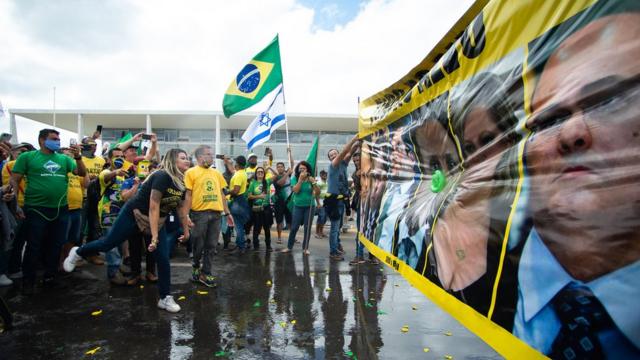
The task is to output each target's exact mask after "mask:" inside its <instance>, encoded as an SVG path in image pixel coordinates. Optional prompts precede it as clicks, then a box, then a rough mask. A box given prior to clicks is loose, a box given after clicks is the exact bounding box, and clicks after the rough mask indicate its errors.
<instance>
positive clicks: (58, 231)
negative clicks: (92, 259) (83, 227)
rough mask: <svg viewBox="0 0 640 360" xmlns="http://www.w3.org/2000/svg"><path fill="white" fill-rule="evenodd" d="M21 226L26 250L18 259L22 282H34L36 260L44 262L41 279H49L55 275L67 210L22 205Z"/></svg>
mask: <svg viewBox="0 0 640 360" xmlns="http://www.w3.org/2000/svg"><path fill="white" fill-rule="evenodd" d="M24 213H25V216H26V219H25V223H24V225H23V226H25V230H26V234H27V248H26V250H25V253H24V258H23V260H22V273H23V276H24V281H25V282H27V283H34V282H35V279H36V270H37V269H38V264H39V263H40V261H43V263H44V277H45V278H53V277H54V276H55V274H56V273H57V272H58V262H59V260H60V251H61V250H62V245H63V244H64V243H65V241H66V240H67V227H68V223H69V210H68V209H67V206H63V207H61V208H46V207H41V206H29V207H27V206H25V211H24Z"/></svg>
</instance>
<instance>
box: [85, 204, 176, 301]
mask: <svg viewBox="0 0 640 360" xmlns="http://www.w3.org/2000/svg"><path fill="white" fill-rule="evenodd" d="M138 234H139V230H138V225H136V221H135V218H134V216H133V205H131V203H129V202H127V203H125V204H124V206H123V207H122V209H120V213H119V214H118V217H117V218H116V221H115V222H114V223H113V226H112V227H111V229H110V230H109V232H108V233H107V234H106V235H105V236H103V237H101V238H100V239H98V240H96V241H92V242H90V243H87V244H84V245H83V246H81V247H79V248H78V250H77V252H78V255H80V256H82V257H85V256H89V255H90V254H94V253H97V252H106V253H107V258H108V257H109V254H108V251H109V250H111V249H113V248H115V247H118V246H119V245H121V244H122V243H123V242H124V241H125V240H127V238H130V237H131V238H133V237H134V236H136V235H138ZM158 239H162V240H165V241H162V240H160V241H159V242H158V248H157V249H156V251H155V257H156V262H157V264H158V292H159V293H160V298H164V297H165V296H167V295H169V291H170V287H171V267H170V265H169V254H170V253H171V249H172V248H173V245H174V243H175V241H174V240H173V239H171V238H167V232H166V230H165V228H164V227H162V228H161V229H160V231H159V232H158ZM112 254H113V255H115V253H112ZM108 261H109V259H107V262H108Z"/></svg>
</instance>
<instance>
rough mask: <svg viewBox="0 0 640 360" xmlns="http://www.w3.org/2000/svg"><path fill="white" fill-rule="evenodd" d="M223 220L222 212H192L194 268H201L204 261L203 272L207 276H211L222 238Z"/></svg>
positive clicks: (191, 237)
mask: <svg viewBox="0 0 640 360" xmlns="http://www.w3.org/2000/svg"><path fill="white" fill-rule="evenodd" d="M221 219H222V215H221V214H220V211H192V212H191V221H193V224H194V226H193V229H192V230H191V236H190V239H191V244H192V246H193V262H192V266H193V267H194V268H200V260H201V259H202V272H203V273H204V274H206V275H211V267H212V266H213V256H214V255H215V251H216V245H217V244H218V238H219V237H220V222H221Z"/></svg>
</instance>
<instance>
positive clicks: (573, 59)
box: [360, 0, 640, 358]
mask: <svg viewBox="0 0 640 360" xmlns="http://www.w3.org/2000/svg"><path fill="white" fill-rule="evenodd" d="M496 4H500V5H499V6H498V5H496ZM503 5H504V6H509V7H513V8H512V9H510V10H513V12H509V14H511V15H509V16H512V17H513V18H511V17H509V18H508V20H509V21H506V22H505V18H503V16H505V15H504V13H502V12H501V11H498V9H502V7H501V6H503ZM574 5H576V8H572V9H571V11H570V14H569V13H568V14H566V17H563V18H562V19H560V18H557V19H556V20H550V19H552V18H554V17H553V16H550V14H546V15H544V16H543V15H541V14H537V13H535V11H536V10H537V11H540V12H541V13H545V12H546V11H547V10H545V9H542V8H540V7H539V5H538V4H537V3H536V2H533V1H523V2H517V3H508V5H507V4H506V3H503V2H501V1H499V0H498V1H493V2H490V3H489V4H488V5H487V6H486V7H485V8H484V9H483V10H482V12H481V13H480V15H478V16H480V17H482V21H483V24H484V27H483V32H484V33H483V34H484V35H483V36H485V38H484V39H485V40H486V43H485V44H484V47H485V48H484V52H483V53H482V54H480V55H478V58H477V62H475V63H474V62H473V61H475V60H473V59H472V58H469V59H462V58H461V57H458V58H454V59H453V60H451V59H449V60H451V61H450V62H448V64H453V65H452V66H451V67H450V68H435V67H434V69H436V70H434V71H437V70H441V72H442V71H445V72H446V74H442V75H443V77H439V78H438V79H439V82H438V84H437V86H436V85H433V86H431V87H430V86H427V85H428V84H429V83H428V81H427V80H424V79H423V80H420V82H418V83H417V84H418V85H416V86H418V87H417V88H414V90H415V91H414V92H413V95H414V96H419V97H418V98H416V97H414V98H407V101H406V102H404V103H403V104H401V105H399V106H398V107H397V108H396V109H394V110H390V111H391V112H392V113H393V116H392V117H391V118H390V119H383V120H382V121H381V124H389V122H390V121H391V119H397V120H395V121H394V122H392V123H390V124H389V125H386V127H385V128H382V129H380V128H379V127H373V128H372V127H366V126H364V127H362V128H361V129H362V135H364V145H363V146H362V169H363V172H362V174H363V176H364V177H363V179H362V184H363V194H364V196H362V199H361V204H360V205H361V208H360V213H361V232H362V235H363V236H364V237H365V238H366V239H368V240H370V241H371V243H367V246H377V247H378V249H379V250H383V253H384V254H385V257H383V258H381V259H382V260H384V261H385V263H386V264H388V265H390V266H392V267H393V268H395V269H396V270H398V271H399V272H400V273H402V274H403V276H405V277H406V278H407V279H409V280H410V281H412V282H414V283H416V284H420V285H424V286H423V288H424V289H426V290H423V292H425V294H427V295H428V296H429V297H431V298H432V299H441V300H442V299H443V298H446V302H445V301H444V300H442V301H441V302H440V303H439V304H440V305H441V306H443V307H444V308H449V307H448V305H449V304H448V303H447V302H449V301H460V302H462V303H465V304H466V305H468V306H469V307H470V308H472V309H473V310H475V313H474V314H473V316H472V315H471V314H470V313H469V312H467V311H466V310H464V311H463V310H460V309H457V310H455V311H456V313H455V314H454V315H455V316H456V317H457V318H458V319H462V320H461V321H462V322H463V323H464V322H466V323H468V324H471V325H472V326H470V328H483V329H487V328H488V327H479V326H478V322H476V319H477V318H478V317H477V316H476V315H477V313H479V314H481V315H483V317H481V318H482V320H483V321H485V320H486V321H487V322H492V323H494V324H498V325H499V326H501V327H502V328H504V329H506V330H507V331H509V332H511V333H512V334H513V335H514V336H515V337H517V338H519V339H520V340H522V341H523V342H525V343H526V344H528V345H529V346H530V347H531V348H534V349H536V350H537V351H538V352H540V353H543V354H545V355H548V356H550V357H552V358H555V357H558V356H559V355H560V354H569V353H570V350H571V351H577V352H575V353H573V354H574V355H575V356H576V358H585V357H589V356H595V357H612V358H634V357H637V356H638V354H640V333H639V332H638V330H637V329H638V327H637V324H638V323H640V317H639V316H638V315H637V312H636V311H634V309H633V308H632V307H631V306H630V305H626V304H628V299H629V298H635V297H638V296H640V292H639V291H638V288H637V286H635V279H636V278H637V276H640V272H639V271H640V261H639V260H640V241H639V240H640V239H638V237H639V236H640V186H639V185H640V61H638V59H640V5H639V4H638V3H637V2H633V1H624V0H620V1H615V0H609V1H595V2H590V3H587V2H578V1H564V2H562V1H561V2H558V3H557V9H555V10H554V11H556V10H557V12H554V16H555V15H557V14H560V13H561V12H562V11H561V10H563V9H564V10H567V11H569V7H571V6H574ZM534 13H535V14H534ZM514 14H519V15H514ZM523 14H526V16H525V15H523ZM563 16H565V15H563ZM525 18H526V20H527V21H529V20H531V25H529V23H528V22H527V21H525V22H522V20H524V19H525ZM554 19H555V18H554ZM505 23H509V24H510V25H509V26H504V24H505ZM516 23H518V24H519V25H517V26H519V27H520V28H521V30H522V31H524V32H527V31H528V33H529V35H530V36H529V37H527V38H526V40H523V39H521V40H518V41H522V42H521V43H519V44H518V45H517V46H512V45H514V44H508V45H505V44H506V42H508V41H506V40H505V39H507V38H510V37H511V39H512V41H513V39H516V38H517V36H515V34H516V33H515V32H511V31H512V29H511V27H512V26H515V25H514V24H516ZM538 25H540V26H539V28H540V29H543V30H534V31H531V30H530V27H536V26H538ZM470 26H471V25H470ZM496 29H500V30H501V31H503V32H504V31H509V34H504V35H505V36H504V37H502V36H501V35H503V33H501V32H500V31H497V30H496ZM518 34H520V33H518ZM518 36H520V35H518ZM498 39H499V40H498ZM500 41H503V42H502V43H500ZM496 44H499V45H496ZM507 48H508V49H507ZM485 54H486V56H487V57H490V56H493V55H496V54H499V55H498V56H495V57H491V60H490V61H489V60H487V59H486V58H485V59H484V60H483V56H485ZM491 54H493V55H491ZM455 60H458V62H456V61H455ZM463 60H464V61H463ZM425 63H426V60H425V62H423V64H422V65H424V64H425ZM480 64H482V66H480ZM431 70H433V69H431ZM431 70H430V71H431ZM410 73H411V74H417V73H419V72H418V71H416V70H415V69H414V71H412V72H410ZM430 73H431V72H430ZM427 75H428V74H427ZM445 75H446V76H445ZM429 79H431V80H433V79H432V78H429ZM406 84H407V83H406V82H398V83H396V84H395V85H394V86H392V87H390V88H394V87H398V86H403V85H406ZM420 84H422V85H424V86H423V87H419V85H420ZM376 96H377V97H379V96H381V95H380V94H377V95H375V96H374V97H372V98H371V99H374V100H375V99H376V98H377V97H376ZM371 99H367V100H365V102H371V101H372V100H371ZM416 99H418V100H416ZM361 115H362V114H361ZM365 115H366V114H365ZM386 120H389V121H386ZM361 125H362V124H361ZM380 126H382V125H380ZM372 131H373V132H372ZM365 190H366V191H365ZM372 244H373V245H372ZM423 281H424V282H423ZM434 286H437V287H439V289H436V288H434ZM577 286H579V287H580V289H581V290H580V291H582V293H581V294H582V295H580V296H582V297H581V298H580V299H583V300H584V299H587V298H588V299H589V301H590V302H592V300H591V299H596V300H598V302H599V303H600V305H602V307H604V310H602V309H597V310H594V309H595V308H591V309H586V310H585V309H583V310H581V311H583V312H584V314H585V316H587V317H589V318H592V317H601V318H604V319H605V320H606V322H607V326H608V328H607V329H611V331H612V334H614V335H612V336H613V338H615V340H611V341H609V342H602V343H600V342H599V340H597V338H598V337H600V335H603V333H604V330H602V329H600V330H598V329H583V328H581V330H580V331H583V335H584V334H587V333H588V334H587V335H588V340H589V344H591V345H592V348H590V349H586V348H584V349H578V348H576V347H575V346H576V345H584V343H585V342H584V341H583V343H579V344H578V343H575V342H574V343H572V342H571V341H569V340H571V339H570V337H571V336H572V335H571V332H570V331H569V330H571V329H575V328H576V327H575V326H573V325H576V324H572V323H571V319H569V317H568V316H567V314H563V313H561V310H560V309H562V308H563V304H562V303H561V301H562V302H564V304H567V303H568V301H569V296H571V297H573V296H575V294H573V295H571V291H574V290H575V288H576V287H577ZM441 289H443V290H445V291H446V292H447V293H448V294H450V295H451V296H450V297H441V294H442V293H441ZM584 289H587V290H584ZM584 291H587V292H584ZM432 295H433V296H432ZM570 300H571V301H573V299H570ZM436 302H438V301H437V300H436ZM583 302H584V301H583ZM593 303H595V301H593ZM564 308H566V306H565V307H564ZM465 309H467V307H465ZM452 312H453V310H452ZM483 325H487V324H483ZM582 325H584V324H581V325H579V326H582ZM567 329H569V330H567ZM607 331H609V330H607ZM494 335H495V336H494V339H493V340H496V339H503V338H502V337H501V335H499V334H494ZM585 336H586V335H585ZM487 338H488V337H487ZM583 338H585V337H584V336H583ZM583 338H581V339H583ZM581 339H578V340H581ZM514 340H515V339H514ZM592 340H593V342H592ZM614 343H615V344H618V345H619V346H618V345H616V346H612V345H611V344H614ZM491 344H492V346H494V347H495V348H496V349H498V348H500V347H501V346H503V344H502V342H501V341H493V342H492V343H491ZM518 344H521V343H520V342H518V341H514V342H511V343H509V345H508V346H505V347H504V348H503V352H501V354H510V355H511V356H507V357H514V355H515V353H510V352H509V351H511V350H509V349H515V348H518V346H520V345H518ZM583 347H584V346H583ZM587 347H589V346H587ZM527 349H530V348H529V347H527ZM567 349H569V350H567ZM594 349H595V351H597V352H598V354H600V355H598V356H596V355H594V353H592V352H591V350H594ZM517 355H519V353H518V354H517ZM515 357H517V356H515Z"/></svg>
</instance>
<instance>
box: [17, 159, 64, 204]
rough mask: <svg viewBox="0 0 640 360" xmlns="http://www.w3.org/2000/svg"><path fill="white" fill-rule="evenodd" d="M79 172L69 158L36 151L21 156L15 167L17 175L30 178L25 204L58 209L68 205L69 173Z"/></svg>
mask: <svg viewBox="0 0 640 360" xmlns="http://www.w3.org/2000/svg"><path fill="white" fill-rule="evenodd" d="M75 169H76V162H75V161H73V159H71V158H70V157H68V156H66V155H62V154H55V153H54V154H44V153H42V152H41V151H36V150H34V151H29V152H26V153H23V154H22V155H20V156H19V157H18V160H16V164H15V165H14V166H13V172H14V173H17V174H22V175H24V177H25V178H26V179H27V188H26V189H25V193H24V204H25V205H26V206H42V207H47V208H54V209H55V208H58V207H59V206H66V205H67V190H68V187H69V179H68V177H67V174H68V173H70V172H73V171H74V170H75Z"/></svg>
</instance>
